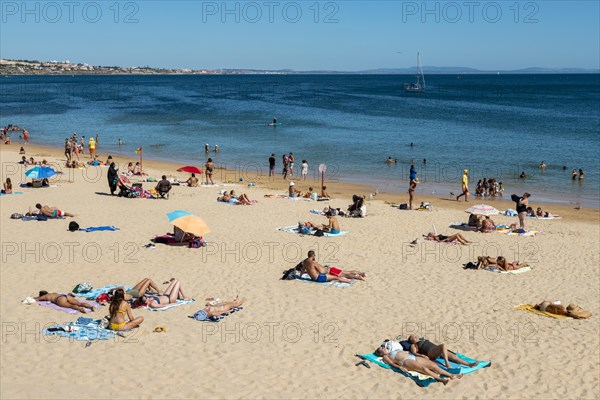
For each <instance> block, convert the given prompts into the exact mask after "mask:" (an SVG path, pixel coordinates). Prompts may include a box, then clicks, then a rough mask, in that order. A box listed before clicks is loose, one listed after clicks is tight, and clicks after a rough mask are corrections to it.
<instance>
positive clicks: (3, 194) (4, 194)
mask: <svg viewBox="0 0 600 400" xmlns="http://www.w3.org/2000/svg"><path fill="white" fill-rule="evenodd" d="M11 194H23V192H12V193H9V194H6V193H0V196H10V195H11Z"/></svg>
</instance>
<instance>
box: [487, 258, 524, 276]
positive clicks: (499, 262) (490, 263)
mask: <svg viewBox="0 0 600 400" xmlns="http://www.w3.org/2000/svg"><path fill="white" fill-rule="evenodd" d="M527 266H529V264H527V263H521V262H518V261H514V262H512V263H509V262H508V261H506V258H504V257H502V256H498V258H494V257H489V256H479V257H477V269H481V268H488V267H496V268H498V269H499V270H501V271H504V272H507V271H514V270H517V269H521V268H525V267H527Z"/></svg>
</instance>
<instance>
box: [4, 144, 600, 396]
mask: <svg viewBox="0 0 600 400" xmlns="http://www.w3.org/2000/svg"><path fill="white" fill-rule="evenodd" d="M0 150H1V152H0V157H1V161H2V176H1V178H2V181H3V182H4V180H5V179H6V178H7V177H10V178H11V180H12V181H13V185H14V186H15V189H14V190H15V191H20V192H23V193H22V194H18V195H8V196H2V197H0V218H1V220H2V225H1V226H2V229H1V234H0V238H1V242H2V268H1V270H0V273H1V275H0V278H1V279H0V288H1V291H2V292H1V293H2V297H1V303H0V311H1V316H2V342H1V345H0V346H1V348H0V350H1V351H0V360H1V367H0V370H1V377H2V379H1V385H0V397H1V398H7V399H9V398H10V399H17V398H18V399H21V398H35V399H42V398H43V399H46V398H52V399H54V398H69V399H70V398H82V397H85V398H93V399H96V398H98V399H100V398H186V399H187V398H207V399H222V398H227V399H229V398H257V399H259V398H261V399H263V398H269V399H275V398H277V399H279V398H293V399H296V398H322V399H333V398H350V399H363V398H370V399H382V398H386V399H387V398H433V399H448V398H508V399H517V398H552V399H559V398H585V399H594V398H598V397H599V393H600V387H599V384H600V338H599V336H598V330H599V328H600V326H599V325H600V324H599V319H598V315H599V313H600V302H599V299H600V286H599V285H598V282H599V281H600V272H599V271H598V265H599V263H600V253H599V246H598V243H599V242H600V229H599V223H600V221H599V216H600V214H599V212H598V211H599V210H598V209H588V208H586V209H581V210H575V209H573V208H572V207H565V206H559V205H556V206H555V205H552V206H551V212H552V213H554V214H560V215H561V216H562V219H559V220H537V219H531V220H527V224H528V225H527V227H528V229H532V230H536V231H540V232H541V233H540V234H539V235H537V236H533V237H520V236H509V235H505V234H501V233H489V234H482V233H477V232H470V231H466V232H463V231H459V230H456V229H452V228H450V227H449V225H450V224H452V223H454V222H465V221H466V220H467V214H466V213H465V212H464V210H465V209H466V208H467V207H468V205H472V204H476V203H479V202H480V201H479V200H476V199H475V198H471V199H470V202H469V203H464V202H462V201H461V202H456V201H455V200H453V199H451V198H450V197H449V196H447V197H436V196H431V195H429V196H425V195H424V194H423V193H420V192H419V191H417V194H416V199H415V200H416V202H417V204H418V203H420V202H421V201H425V202H429V203H431V204H432V205H433V209H432V210H431V211H400V210H398V208H394V207H391V206H390V204H388V202H395V203H405V202H407V201H408V196H407V194H401V195H398V194H388V193H379V194H378V195H377V196H375V197H374V199H373V200H371V201H368V202H367V207H368V212H369V215H368V216H367V217H366V218H354V219H351V218H344V219H341V221H340V222H341V225H342V230H344V231H349V232H350V234H348V235H346V236H343V237H336V238H328V237H323V238H317V237H311V236H299V235H293V234H289V233H286V232H282V231H278V230H277V228H278V227H283V226H290V225H296V224H297V223H298V221H313V222H316V223H324V222H326V219H325V217H323V216H319V215H314V214H311V213H310V210H311V209H322V208H323V207H325V205H327V204H329V205H332V206H335V207H340V208H344V209H345V208H346V207H347V206H348V205H349V204H351V200H350V198H351V196H352V194H354V193H356V194H361V195H362V194H365V195H368V194H369V193H372V192H373V190H374V188H371V187H369V186H361V185H352V184H345V183H344V184H339V183H331V184H327V183H326V184H327V185H328V189H329V192H330V194H332V196H333V197H334V199H332V200H331V201H329V202H313V201H308V200H307V201H303V200H300V201H290V200H286V199H276V198H265V197H264V195H266V194H277V193H284V192H285V190H286V188H287V183H286V182H285V181H283V180H282V179H281V177H280V176H279V175H277V177H276V179H275V182H268V181H267V180H266V179H260V180H255V181H256V186H255V187H248V186H247V184H248V182H251V180H248V179H245V180H244V181H243V182H239V176H238V175H236V174H235V172H233V171H218V172H217V174H216V175H215V178H216V179H215V180H216V181H219V182H223V181H227V179H230V180H231V181H232V183H231V184H230V185H233V184H235V185H236V186H229V185H228V186H214V187H199V188H190V187H184V186H175V187H174V188H173V190H172V191H171V193H170V198H169V199H168V200H155V199H126V198H120V197H116V196H114V197H112V196H110V195H107V194H108V193H109V190H108V185H107V179H106V172H107V168H106V167H89V168H85V169H75V170H67V169H65V168H64V155H62V154H61V153H62V152H61V151H60V150H59V149H52V148H43V147H36V146H26V151H27V154H26V156H27V157H28V158H29V157H30V156H32V157H34V158H35V159H36V160H40V161H41V160H42V159H44V158H45V159H47V160H48V162H50V163H51V164H53V165H55V166H59V165H60V166H61V168H62V171H63V172H64V174H63V175H59V176H57V177H56V178H55V179H53V180H52V182H51V183H52V187H49V188H41V189H33V188H18V187H17V185H16V184H17V182H19V181H25V177H24V171H25V169H24V168H23V167H22V166H21V165H19V164H17V161H18V160H19V159H20V155H19V154H18V150H19V146H18V145H15V144H13V145H10V146H4V145H2V146H0ZM100 152H101V153H102V151H101V149H100ZM101 158H102V159H105V158H106V154H102V157H101ZM82 159H83V160H86V161H87V158H86V157H82ZM116 161H118V162H119V164H120V166H121V168H122V169H123V168H125V166H126V165H127V164H126V163H127V161H134V162H135V161H136V158H135V155H132V157H131V159H129V160H125V159H119V158H117V159H116ZM180 166H181V165H179V164H173V163H166V162H158V161H150V160H144V170H145V171H146V172H147V173H148V176H150V177H153V178H157V179H160V176H161V175H163V174H165V175H167V176H169V177H178V178H179V179H180V180H185V179H187V177H188V174H183V173H178V172H175V171H176V169H177V168H178V167H180ZM135 181H136V180H135V179H134V178H132V182H135ZM295 182H296V184H297V186H298V187H299V189H300V190H306V189H307V187H308V186H309V184H310V185H312V186H314V187H315V188H318V187H319V183H318V182H309V183H300V182H298V181H295ZM143 185H144V187H145V188H151V187H153V186H154V185H155V184H154V183H144V184H143ZM222 189H227V190H230V189H235V190H236V192H238V194H241V193H246V194H247V195H248V197H249V198H250V199H253V200H258V204H256V205H252V206H231V205H227V204H224V203H217V202H216V201H215V200H216V198H217V196H218V195H219V190H222ZM532 194H533V197H532V200H531V203H532V204H535V193H532ZM505 197H510V194H508V196H506V195H505ZM508 200H510V199H508ZM36 203H41V204H47V205H50V206H56V207H58V208H60V209H62V210H64V211H67V212H70V213H73V214H75V215H76V217H75V218H69V219H64V220H49V221H45V222H38V221H27V222H25V221H21V220H13V219H10V215H11V214H13V213H17V212H18V213H25V212H26V211H27V210H28V209H29V207H32V208H33V207H34V205H35V204H36ZM490 204H492V205H493V206H494V207H496V208H498V209H500V210H504V209H506V208H509V207H512V206H514V203H512V202H510V201H507V200H504V201H500V200H496V201H493V202H492V203H490ZM173 210H187V211H189V212H192V213H194V214H197V215H200V216H202V217H203V218H204V220H205V221H206V222H207V224H208V225H209V226H210V227H211V229H212V232H211V233H209V234H208V235H206V237H205V239H206V240H207V241H208V243H209V245H208V246H207V247H204V248H200V249H190V248H187V247H170V246H165V245H160V244H157V245H156V247H154V248H146V247H144V245H146V244H148V243H150V239H151V238H153V237H154V236H155V235H161V234H164V233H166V232H170V231H172V229H173V228H172V226H171V225H170V224H169V222H168V219H167V217H166V216H165V214H166V213H168V212H171V211H173ZM71 220H74V221H77V223H78V224H79V225H80V226H81V227H82V228H85V227H91V226H102V225H113V226H116V227H118V228H119V230H118V231H114V232H73V233H72V232H69V231H68V229H67V228H68V223H69V222H70V221H71ZM494 220H495V222H496V223H498V224H510V223H513V222H517V218H516V217H507V216H501V215H499V216H498V217H494ZM434 226H435V228H436V229H437V230H438V231H439V232H440V233H444V234H446V235H448V234H453V233H457V232H460V233H461V234H463V236H465V237H466V238H467V239H468V240H470V241H473V242H474V243H473V244H471V245H469V246H460V245H448V244H441V243H433V242H427V241H423V240H420V241H419V242H418V244H417V245H416V246H411V245H410V243H411V242H412V241H413V240H414V239H416V238H420V237H422V235H423V234H427V233H428V232H430V231H432V230H433V229H434V228H433V227H434ZM311 249H312V250H315V251H316V252H317V258H318V260H319V261H320V262H321V263H323V264H329V265H331V266H335V267H338V268H342V269H357V270H362V271H364V272H366V274H367V277H366V280H365V281H364V282H356V283H355V284H354V285H352V286H351V287H347V288H338V287H332V286H324V285H317V284H313V283H303V282H298V281H282V280H280V278H281V276H282V272H283V271H284V269H288V268H291V267H293V266H294V265H296V264H297V263H298V262H300V261H301V260H302V259H303V258H304V257H305V256H306V253H307V252H308V251H309V250H311ZM480 255H490V256H497V255H505V256H506V257H507V258H508V259H509V261H513V260H519V261H523V262H528V263H529V264H530V265H531V266H532V270H531V271H529V272H526V273H522V274H515V275H510V274H499V273H492V272H487V271H472V270H464V269H463V264H465V263H467V262H469V261H474V260H476V258H477V256H480ZM145 277H149V278H152V279H153V280H154V281H155V282H157V283H159V284H161V283H162V282H165V281H168V280H169V279H170V278H172V277H175V278H177V279H180V280H181V281H182V282H183V285H184V289H185V290H186V291H187V294H188V295H189V296H192V297H194V298H195V299H196V301H195V302H194V303H192V304H187V305H183V306H180V307H177V308H174V309H171V310H166V311H160V312H152V311H148V310H143V309H142V310H140V309H137V310H133V313H134V315H135V316H143V317H144V318H145V321H144V322H143V324H142V325H141V327H140V329H138V330H136V331H135V332H134V333H132V334H131V335H129V336H127V337H126V338H121V337H118V338H117V339H115V340H107V341H94V342H92V344H91V345H90V346H86V342H85V341H70V340H68V339H65V338H57V337H53V336H43V335H42V334H41V331H42V329H43V328H44V327H47V326H51V325H55V324H61V323H66V322H70V321H74V320H75V319H76V318H77V317H79V316H80V315H70V314H67V313H63V312H60V311H56V310H52V309H49V308H45V307H40V306H38V305H36V304H33V305H23V304H21V300H22V299H24V298H25V297H27V296H34V295H37V292H38V291H39V290H43V289H44V290H49V291H56V292H59V293H66V292H68V291H71V290H72V289H73V287H74V286H75V285H77V284H78V283H80V282H90V283H92V284H93V286H94V288H97V287H102V286H105V285H111V284H125V285H133V284H135V283H137V282H138V281H140V280H141V279H142V278H145ZM164 286H165V285H161V288H164ZM237 295H239V296H240V297H244V298H246V300H247V301H246V304H245V305H244V308H243V310H241V311H239V312H236V313H234V314H232V315H230V316H228V317H227V318H225V319H224V320H222V321H220V322H218V323H207V322H198V321H195V320H193V319H190V318H188V316H190V315H192V314H194V313H195V312H196V311H197V310H200V309H202V308H203V307H204V304H205V300H204V299H205V298H208V297H218V298H220V299H224V300H229V299H233V298H234V297H236V296H237ZM557 299H559V300H561V301H562V302H563V303H564V304H569V303H576V304H578V305H579V306H581V307H583V308H584V309H586V310H589V311H591V312H592V314H593V316H592V317H591V318H590V319H587V320H575V319H570V318H568V319H552V318H546V317H543V316H539V315H535V314H532V313H527V312H524V311H519V310H515V309H514V307H515V306H517V305H520V304H524V303H531V304H535V303H539V302H541V301H543V300H557ZM107 313H108V310H107V307H102V308H101V309H99V310H97V311H96V312H94V313H92V314H88V315H86V316H87V317H94V318H102V317H103V316H105V315H106V314H107ZM157 326H162V327H165V328H166V330H167V331H166V333H154V332H153V331H154V328H155V327H157ZM409 334H417V335H420V336H425V337H427V338H429V339H430V340H431V341H432V342H435V343H446V344H448V346H449V348H450V349H452V350H455V351H458V352H460V353H463V354H466V355H468V356H470V357H473V358H476V359H478V360H486V361H491V362H492V365H491V367H489V368H484V369H481V370H478V371H476V372H474V373H472V374H469V375H465V376H464V377H463V378H462V379H461V380H460V381H452V382H450V383H449V384H448V385H447V386H443V385H441V384H432V385H431V386H429V387H427V388H420V387H419V386H417V385H416V384H415V383H414V382H412V381H411V380H409V379H407V378H405V377H403V376H402V375H400V374H397V373H394V372H392V371H389V370H385V369H383V368H380V367H378V366H377V365H375V364H373V363H371V368H370V369H367V368H365V367H363V366H355V364H356V363H357V362H359V361H360V360H359V359H358V358H357V357H355V354H357V353H358V354H364V353H369V352H372V351H374V350H375V348H376V347H377V346H378V345H379V344H380V343H381V341H382V340H383V339H386V338H389V339H393V338H395V337H396V336H398V335H401V336H402V337H403V338H405V337H406V336H407V335H409Z"/></svg>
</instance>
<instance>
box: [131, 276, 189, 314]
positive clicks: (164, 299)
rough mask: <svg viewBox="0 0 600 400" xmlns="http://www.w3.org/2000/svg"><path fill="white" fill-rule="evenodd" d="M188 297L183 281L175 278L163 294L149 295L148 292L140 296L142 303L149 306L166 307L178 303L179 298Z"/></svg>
mask: <svg viewBox="0 0 600 400" xmlns="http://www.w3.org/2000/svg"><path fill="white" fill-rule="evenodd" d="M186 299H187V298H186V297H185V294H184V293H183V289H182V288H181V282H180V281H178V280H177V279H173V280H172V281H171V283H169V286H167V288H166V289H165V292H164V293H163V294H162V295H157V296H149V295H147V294H146V295H144V296H142V297H140V303H141V305H143V306H146V307H148V308H164V307H167V306H171V305H174V304H177V300H186Z"/></svg>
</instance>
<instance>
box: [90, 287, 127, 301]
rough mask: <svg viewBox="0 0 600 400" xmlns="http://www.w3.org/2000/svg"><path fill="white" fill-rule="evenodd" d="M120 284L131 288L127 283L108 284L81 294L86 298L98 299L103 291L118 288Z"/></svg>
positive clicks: (106, 291)
mask: <svg viewBox="0 0 600 400" xmlns="http://www.w3.org/2000/svg"><path fill="white" fill-rule="evenodd" d="M120 286H123V287H124V288H125V290H129V289H131V286H127V285H108V286H104V287H100V288H97V289H92V290H90V291H89V292H86V293H81V294H80V295H81V296H84V297H85V299H86V300H96V297H98V296H100V295H101V294H102V293H108V291H109V290H111V289H116V288H118V287H120Z"/></svg>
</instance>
